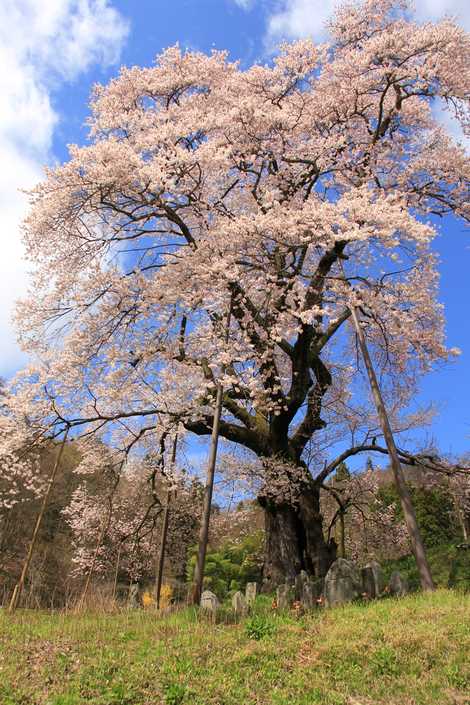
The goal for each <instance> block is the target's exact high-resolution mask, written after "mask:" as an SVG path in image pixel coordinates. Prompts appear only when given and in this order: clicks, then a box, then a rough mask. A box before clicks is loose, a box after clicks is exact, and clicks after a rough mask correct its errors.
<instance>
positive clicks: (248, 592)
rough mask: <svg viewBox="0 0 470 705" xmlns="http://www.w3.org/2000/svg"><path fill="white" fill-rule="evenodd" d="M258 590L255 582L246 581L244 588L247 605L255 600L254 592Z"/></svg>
mask: <svg viewBox="0 0 470 705" xmlns="http://www.w3.org/2000/svg"><path fill="white" fill-rule="evenodd" d="M257 592H258V584H257V583H247V584H246V588H245V600H246V604H247V605H248V606H251V605H252V604H253V602H254V601H255V600H256V593H257Z"/></svg>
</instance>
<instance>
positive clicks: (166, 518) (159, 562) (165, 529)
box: [155, 433, 178, 609]
mask: <svg viewBox="0 0 470 705" xmlns="http://www.w3.org/2000/svg"><path fill="white" fill-rule="evenodd" d="M177 445H178V433H176V434H175V438H174V440H173V449H172V452H171V465H172V467H173V468H174V466H175V461H176V447H177ZM171 501H172V492H171V489H170V488H169V489H168V490H167V493H166V504H165V509H164V512H163V525H162V535H161V539H160V551H159V553H158V559H157V575H156V579H155V603H156V607H157V609H160V595H161V592H162V581H163V566H164V563H165V553H166V541H167V537H168V523H169V520H170V505H171Z"/></svg>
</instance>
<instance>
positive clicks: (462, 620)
mask: <svg viewBox="0 0 470 705" xmlns="http://www.w3.org/2000/svg"><path fill="white" fill-rule="evenodd" d="M0 639H1V641H0V669H1V670H0V673H1V678H0V702H1V703H2V705H82V704H83V705H84V704H86V703H89V704H90V705H91V704H93V705H160V704H161V705H189V704H191V705H242V704H243V705H248V704H253V705H255V704H256V705H315V704H316V703H318V704H321V705H381V704H385V703H386V705H395V704H396V705H437V704H439V705H450V704H460V705H462V704H463V703H468V702H470V698H469V696H468V693H470V662H469V660H468V653H469V649H470V596H469V595H465V594H463V593H459V592H457V591H455V592H453V591H448V590H439V591H437V592H436V593H434V594H416V595H411V596H408V597H406V598H402V599H400V600H396V599H384V600H381V601H378V602H374V603H369V604H355V605H349V606H347V607H344V608H337V609H333V610H326V611H318V612H316V613H313V614H309V615H305V616H300V617H298V616H297V617H296V616H295V615H294V614H293V613H289V614H281V615H275V614H273V613H272V611H271V607H270V602H269V601H268V600H267V599H266V598H259V599H258V603H257V605H256V609H255V614H253V615H251V616H250V617H248V618H247V619H245V620H243V621H242V622H241V623H239V624H228V623H220V624H211V623H209V622H207V621H205V620H204V619H202V618H200V617H199V618H198V617H197V616H196V613H195V612H194V611H192V610H191V609H186V610H183V611H180V612H177V613H174V614H171V615H167V616H162V617H158V616H157V615H156V614H155V613H153V612H144V611H141V610H137V611H131V612H122V613H118V614H91V613H87V614H85V615H72V614H70V615H67V614H61V613H54V614H48V613H46V612H31V611H23V612H19V613H17V614H16V615H15V616H14V617H10V616H8V615H7V614H5V613H3V614H1V615H0Z"/></svg>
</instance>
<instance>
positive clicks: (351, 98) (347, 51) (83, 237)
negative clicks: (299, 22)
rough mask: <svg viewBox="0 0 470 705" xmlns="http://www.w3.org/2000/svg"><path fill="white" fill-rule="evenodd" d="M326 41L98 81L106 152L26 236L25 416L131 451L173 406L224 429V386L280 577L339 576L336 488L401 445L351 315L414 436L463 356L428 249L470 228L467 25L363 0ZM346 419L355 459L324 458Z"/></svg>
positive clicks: (42, 188) (50, 181)
mask: <svg viewBox="0 0 470 705" xmlns="http://www.w3.org/2000/svg"><path fill="white" fill-rule="evenodd" d="M329 37H330V38H329V41H328V43H326V44H323V45H320V46H316V45H315V44H314V43H313V42H311V41H310V40H303V41H299V42H295V43H292V44H285V45H283V46H282V47H281V48H280V52H279V54H278V55H277V57H276V58H275V59H274V61H273V62H272V64H271V65H269V66H261V65H255V66H252V67H251V68H249V69H247V70H242V69H241V68H240V66H239V65H238V64H237V63H231V62H230V61H229V60H228V58H227V55H226V54H225V53H223V52H213V53H212V55H211V56H206V55H203V54H200V53H197V52H186V53H183V52H182V51H181V50H180V49H179V48H178V47H172V48H170V49H168V50H166V51H165V52H163V53H162V54H161V55H160V56H159V57H157V61H156V65H155V66H154V67H151V68H138V67H134V68H131V69H123V70H122V71H121V73H120V75H119V77H118V78H116V79H114V80H112V81H111V82H110V83H109V84H108V85H107V86H97V87H96V89H95V91H94V95H93V100H92V116H91V118H90V130H91V143H90V144H89V145H87V146H85V147H77V146H72V147H71V148H70V159H69V161H68V162H67V163H65V164H64V165H62V166H58V167H56V168H54V169H50V170H49V171H48V172H47V177H46V180H45V181H44V182H43V183H42V184H40V185H39V186H38V187H37V188H36V189H35V190H34V192H33V194H32V210H31V214H30V216H29V219H28V221H27V227H26V234H25V240H26V245H27V249H28V253H29V256H30V258H31V260H32V261H33V262H34V263H35V265H36V273H35V280H34V288H33V291H32V294H31V296H30V297H29V298H28V299H27V300H25V301H24V302H23V304H22V305H21V306H20V307H19V309H18V329H19V332H20V336H21V339H22V342H23V345H24V347H25V348H26V349H27V350H29V351H30V352H31V353H34V354H35V355H36V356H37V358H38V359H39V360H40V362H39V363H38V364H37V365H36V366H35V368H33V369H30V370H29V371H27V372H25V373H24V374H23V379H22V380H18V381H17V382H16V393H17V404H18V405H19V407H20V408H21V407H22V406H27V407H28V408H31V407H32V405H33V402H34V406H35V409H36V411H35V412H32V411H31V412H30V414H31V415H33V416H34V414H36V416H37V417H38V418H39V417H41V419H42V422H45V423H48V424H49V429H50V430H51V432H52V433H53V434H54V433H58V432H59V431H60V430H61V429H62V428H63V427H64V424H65V423H67V424H69V425H70V427H71V429H72V430H73V429H76V428H80V432H81V433H84V434H92V433H96V432H102V433H105V432H106V433H108V434H109V437H110V438H111V439H112V442H113V443H120V444H122V446H123V447H124V446H125V447H127V448H129V447H130V446H133V447H136V446H137V444H138V443H140V442H142V443H145V442H148V443H151V440H149V439H152V437H153V435H152V434H154V433H155V428H156V426H158V424H161V419H163V418H166V419H168V420H169V422H171V423H176V422H177V423H179V424H180V425H181V427H184V428H185V429H186V432H187V433H188V434H197V435H200V436H208V435H209V434H210V432H211V428H212V424H213V413H214V403H215V396H216V389H217V387H218V385H222V386H223V389H224V393H223V399H222V406H223V408H222V418H221V422H220V434H221V436H222V438H223V439H225V441H226V442H227V443H232V444H237V445H239V446H241V447H242V448H244V449H245V450H246V451H247V452H251V453H252V454H254V455H255V456H256V457H257V458H258V459H259V462H260V463H261V464H262V466H263V468H264V477H263V482H262V485H261V487H260V489H259V493H258V501H259V503H260V504H261V506H262V507H263V508H264V510H265V520H266V555H265V565H264V579H265V581H266V585H268V586H269V585H271V584H275V583H276V582H279V581H280V580H284V578H285V577H286V576H292V575H294V574H295V573H298V572H299V570H300V569H301V568H305V569H306V570H308V571H309V572H312V573H315V574H318V575H323V574H324V573H325V572H326V570H327V569H328V566H329V565H330V563H331V561H332V560H333V558H334V547H333V546H329V545H328V543H327V542H326V540H325V537H324V532H323V527H322V517H321V511H320V488H321V486H322V483H324V482H325V480H326V479H327V477H328V476H329V475H330V474H331V473H333V472H334V470H335V468H336V467H337V465H338V464H339V463H340V462H341V461H342V460H345V459H347V458H348V457H350V456H351V455H355V454H357V453H360V452H371V451H377V452H383V453H385V452H386V449H384V448H382V447H381V446H380V443H377V442H376V440H374V436H373V433H374V428H375V429H376V428H377V427H378V424H377V419H376V418H374V416H373V414H371V412H370V411H369V410H368V409H367V407H368V405H369V402H368V401H365V399H366V397H365V393H364V390H363V388H362V374H363V369H362V365H361V363H360V362H359V361H358V356H357V350H356V339H355V336H354V333H353V331H352V329H351V326H350V325H349V323H348V320H349V319H350V316H351V309H352V307H355V308H356V309H357V310H359V311H360V313H361V321H362V323H361V325H362V326H363V330H364V334H365V337H366V339H367V343H368V345H369V348H370V351H371V355H372V356H373V359H374V363H375V364H376V365H377V367H378V370H379V372H380V376H381V382H382V389H383V392H384V395H385V398H386V400H388V403H389V407H391V411H392V413H391V420H392V425H393V426H394V427H395V430H397V429H398V430H399V429H400V428H402V427H404V426H406V425H407V423H408V422H407V421H406V420H404V419H403V417H401V416H400V410H402V409H403V408H404V407H405V406H406V404H407V403H408V402H409V401H410V399H411V398H412V397H413V394H414V391H415V389H416V383H417V380H418V379H419V376H420V374H421V373H423V372H425V371H426V370H428V369H430V368H431V367H432V365H433V363H434V362H435V361H440V360H443V359H446V358H447V357H448V356H449V354H452V353H453V352H457V351H453V350H452V349H451V350H450V351H449V350H448V349H447V348H446V345H445V339H444V330H443V323H444V316H443V311H442V307H441V306H440V304H439V303H438V301H437V287H438V273H437V268H436V256H435V255H434V254H433V251H432V249H431V246H432V241H433V238H434V237H435V235H436V231H437V226H436V225H435V224H434V223H435V221H436V220H437V217H442V218H444V217H445V216H447V215H448V214H452V215H454V216H458V217H460V218H462V219H464V220H467V221H468V219H469V216H470V210H469V203H470V201H469V199H468V178H469V174H470V169H469V164H470V162H469V159H468V156H467V155H466V153H465V150H464V148H463V147H462V146H460V145H458V144H456V143H455V142H454V141H453V140H452V138H451V137H450V136H449V135H448V134H447V133H446V132H445V131H444V129H443V128H442V127H441V126H440V125H439V124H438V123H436V121H435V120H434V118H433V112H432V107H433V105H434V104H435V103H436V104H437V103H439V104H441V105H443V106H444V108H445V109H447V110H448V111H449V112H450V114H451V116H453V117H454V118H455V119H456V120H458V121H459V122H460V124H461V125H462V127H463V129H464V130H465V131H467V133H468V130H469V120H468V117H469V113H468V95H469V91H470V72H469V71H468V67H469V61H470V39H469V37H468V35H467V34H466V33H465V32H464V31H463V30H462V29H461V28H459V27H458V26H457V25H456V24H455V23H454V22H453V21H451V20H450V19H445V20H443V21H442V22H439V23H436V24H434V23H427V24H418V23H416V22H415V21H413V19H412V18H411V17H410V12H409V7H408V5H407V3H406V2H400V1H399V0H397V1H395V0H364V1H363V2H360V3H358V4H345V5H343V6H342V7H341V9H340V10H339V11H338V12H337V14H336V15H335V16H334V17H333V18H332V20H331V22H330V24H329ZM430 216H435V218H434V220H433V221H430ZM343 267H344V274H343V269H342V268H343ZM229 308H230V310H231V325H230V330H229V331H228V335H227V331H226V328H225V320H226V311H227V310H228V309H229ZM58 340H59V341H60V342H59V343H57V341H58ZM348 431H351V436H350V437H351V439H352V440H351V443H350V444H349V445H348V447H347V448H345V449H344V451H343V452H342V453H341V454H340V455H339V456H338V458H336V459H333V460H331V459H330V461H329V462H325V463H324V464H317V463H315V462H314V463H309V462H308V457H309V447H310V446H311V445H312V444H313V445H314V446H315V447H316V448H318V447H320V448H321V447H322V445H324V442H323V441H322V438H328V437H331V434H333V435H334V434H335V433H336V434H339V435H340V436H342V437H343V438H346V437H347V433H348ZM375 434H376V435H377V436H378V437H380V435H381V434H380V433H379V432H377V431H376V432H375ZM146 439H147V441H146ZM312 457H313V458H318V454H316V453H314V454H313V456H312ZM400 458H401V459H406V458H407V459H408V460H410V457H409V455H408V456H407V455H406V454H403V453H401V455H400Z"/></svg>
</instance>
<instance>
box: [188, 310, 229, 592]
mask: <svg viewBox="0 0 470 705" xmlns="http://www.w3.org/2000/svg"><path fill="white" fill-rule="evenodd" d="M231 314H232V302H230V306H229V310H228V314H227V323H226V333H225V341H226V342H228V339H229V333H230V318H231ZM225 368H226V366H225V365H222V370H221V373H222V374H223V373H224V372H225ZM223 394H224V390H223V386H222V383H221V382H220V381H219V382H218V383H217V396H216V400H215V409H214V420H213V423H212V434H211V445H210V453H209V461H208V464H207V476H206V485H205V488H204V502H203V506H202V519H201V530H200V533H199V548H198V554H197V562H196V569H195V572H194V584H193V589H192V595H191V601H192V603H193V604H194V605H198V604H199V602H200V601H201V594H202V585H203V582H204V566H205V561H206V552H207V543H208V540H209V523H210V517H211V506H212V494H213V491H214V478H215V466H216V461H217V446H218V443H219V430H220V417H221V415H222V400H223Z"/></svg>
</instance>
